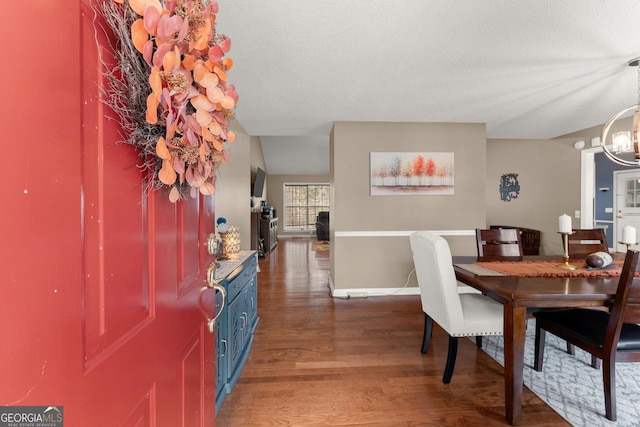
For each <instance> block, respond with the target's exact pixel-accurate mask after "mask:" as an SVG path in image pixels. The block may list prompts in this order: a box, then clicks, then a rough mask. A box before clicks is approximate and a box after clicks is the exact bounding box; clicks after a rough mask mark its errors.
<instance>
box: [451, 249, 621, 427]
mask: <svg viewBox="0 0 640 427" xmlns="http://www.w3.org/2000/svg"><path fill="white" fill-rule="evenodd" d="M612 257H613V262H612V264H611V265H609V266H607V268H599V269H598V268H596V269H591V268H588V267H587V266H586V264H585V261H584V259H578V260H573V259H571V260H569V263H568V264H569V265H571V266H573V267H576V269H575V270H570V269H567V268H563V267H562V265H563V264H567V263H565V260H564V259H563V257H562V256H525V257H523V258H520V259H518V260H513V261H497V260H491V259H483V258H479V257H476V256H454V257H453V259H452V261H453V266H454V270H455V273H456V277H457V280H458V281H460V282H463V283H465V284H467V285H469V286H471V287H473V288H475V289H477V290H479V291H480V292H482V293H483V294H484V295H487V296H488V297H491V298H493V299H494V300H496V301H498V302H500V303H501V304H502V305H503V306H504V330H503V334H504V385H505V416H506V419H507V421H508V422H509V423H510V424H511V425H519V424H520V423H521V422H522V388H523V372H524V349H525V336H526V321H527V309H528V308H559V307H607V306H608V305H609V304H610V303H611V302H612V301H613V298H614V295H615V292H616V288H617V285H618V280H619V276H620V271H621V269H622V261H623V259H624V254H612ZM532 415H533V414H532Z"/></svg>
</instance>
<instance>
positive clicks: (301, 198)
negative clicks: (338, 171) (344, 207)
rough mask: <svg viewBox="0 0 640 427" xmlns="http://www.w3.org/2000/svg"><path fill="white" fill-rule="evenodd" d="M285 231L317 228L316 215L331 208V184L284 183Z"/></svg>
mask: <svg viewBox="0 0 640 427" xmlns="http://www.w3.org/2000/svg"><path fill="white" fill-rule="evenodd" d="M283 199H284V224H283V229H284V230H285V231H293V230H315V229H316V216H317V215H318V212H320V211H328V210H329V184H284V198H283Z"/></svg>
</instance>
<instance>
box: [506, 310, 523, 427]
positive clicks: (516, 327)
mask: <svg viewBox="0 0 640 427" xmlns="http://www.w3.org/2000/svg"><path fill="white" fill-rule="evenodd" d="M526 318H527V309H526V307H514V306H513V305H511V304H506V305H505V306H504V394H505V396H504V401H505V412H506V418H507V421H509V422H510V423H511V425H514V426H515V425H519V424H520V421H521V418H522V386H523V383H522V375H523V369H524V341H525V334H526Z"/></svg>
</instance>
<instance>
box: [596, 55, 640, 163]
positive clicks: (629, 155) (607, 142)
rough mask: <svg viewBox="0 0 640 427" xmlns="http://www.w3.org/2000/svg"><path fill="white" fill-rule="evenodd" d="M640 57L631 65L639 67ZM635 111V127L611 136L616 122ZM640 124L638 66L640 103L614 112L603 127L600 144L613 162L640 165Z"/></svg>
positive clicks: (639, 88) (639, 70) (633, 60)
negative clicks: (639, 139)
mask: <svg viewBox="0 0 640 427" xmlns="http://www.w3.org/2000/svg"><path fill="white" fill-rule="evenodd" d="M639 64H640V57H639V58H634V59H632V60H630V61H629V62H628V65H629V66H630V67H638V65H639ZM631 111H633V127H632V128H630V129H628V130H623V131H619V132H615V133H613V134H612V135H611V137H609V131H610V130H611V127H612V126H613V125H614V123H615V122H616V121H617V120H618V119H620V118H621V117H625V116H626V115H627V113H629V112H631ZM639 124H640V67H638V104H637V105H633V106H631V107H627V108H625V109H624V110H622V111H619V112H618V113H616V114H614V116H613V117H611V119H609V121H608V122H607V123H606V124H605V125H604V127H603V128H602V136H601V138H600V146H601V147H602V151H604V153H605V154H606V155H607V157H608V158H609V159H611V160H612V161H613V162H615V163H617V164H619V165H622V166H631V167H638V166H640V147H639V145H638V125H639Z"/></svg>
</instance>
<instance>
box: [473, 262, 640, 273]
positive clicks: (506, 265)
mask: <svg viewBox="0 0 640 427" xmlns="http://www.w3.org/2000/svg"><path fill="white" fill-rule="evenodd" d="M562 263H563V261H562V259H559V260H558V261H478V262H476V263H474V265H477V266H478V267H482V268H486V269H487V270H493V271H496V272H498V273H502V274H504V275H505V276H515V277H617V276H620V273H621V272H622V264H623V263H624V260H614V261H613V263H612V265H611V266H609V267H607V268H601V269H588V268H587V266H586V265H585V264H584V260H574V261H571V260H569V264H571V265H573V266H574V267H576V269H575V270H567V269H564V268H561V267H560V265H561V264H562ZM636 275H638V273H636Z"/></svg>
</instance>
